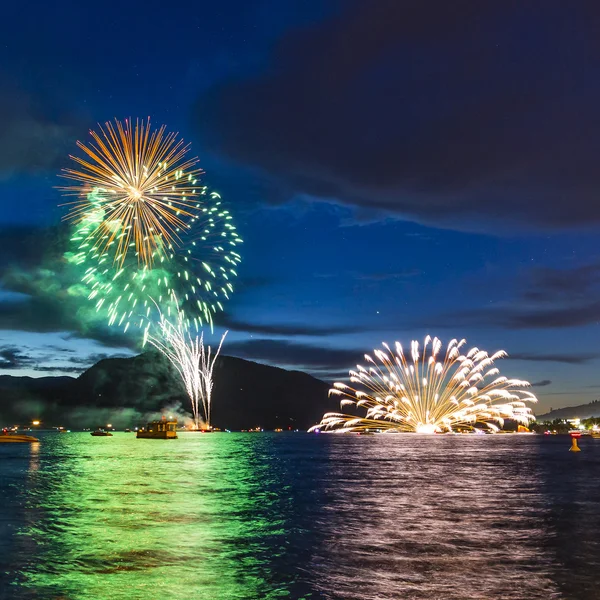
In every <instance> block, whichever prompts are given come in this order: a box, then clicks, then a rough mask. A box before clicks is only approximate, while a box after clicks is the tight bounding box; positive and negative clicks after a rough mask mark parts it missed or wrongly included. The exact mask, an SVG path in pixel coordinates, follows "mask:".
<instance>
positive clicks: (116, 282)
mask: <svg viewBox="0 0 600 600" xmlns="http://www.w3.org/2000/svg"><path fill="white" fill-rule="evenodd" d="M198 193H199V199H200V202H198V203H197V204H196V205H195V206H194V209H195V210H196V212H197V216H194V217H192V219H191V220H190V227H189V228H188V230H187V233H186V237H185V238H184V241H183V243H182V244H181V245H180V246H179V247H177V248H176V247H174V246H170V245H169V246H167V247H165V248H164V250H163V251H162V252H160V253H158V252H157V253H156V256H154V257H153V261H152V264H150V265H148V264H143V265H142V264H140V263H139V262H138V260H137V257H136V255H135V254H134V253H130V254H129V255H128V256H127V257H125V259H124V261H123V263H122V264H121V265H120V266H118V267H115V265H114V262H113V260H112V255H111V253H110V252H109V251H107V250H104V251H102V250H100V249H99V247H98V245H97V244H94V243H93V241H92V240H93V239H94V238H95V237H96V233H97V230H98V229H99V228H101V227H102V224H101V222H100V221H99V220H98V219H97V217H96V215H95V214H94V213H93V212H91V213H89V214H88V216H87V217H86V218H85V219H83V220H82V221H81V222H80V224H79V226H78V227H77V228H76V229H75V231H74V233H73V235H72V236H71V249H70V250H69V252H68V253H67V255H66V258H67V260H68V262H69V263H71V264H73V265H75V266H76V267H77V268H78V269H79V272H80V277H81V285H82V286H83V288H84V289H85V290H86V294H87V296H88V298H89V299H90V300H91V301H93V302H94V306H95V308H96V311H97V312H98V313H103V314H104V315H105V316H106V319H107V321H108V323H109V325H116V326H119V327H121V328H122V329H123V330H124V331H127V329H129V327H130V326H131V325H134V326H137V327H141V328H144V329H147V328H148V327H149V326H150V325H151V324H152V323H156V322H158V321H159V320H160V315H161V311H162V312H164V313H166V314H167V315H168V316H171V315H174V314H177V313H178V312H179V311H183V313H184V315H185V318H184V320H185V323H186V324H192V325H193V326H195V328H196V329H197V330H198V329H200V327H202V326H203V325H204V324H210V325H211V327H212V322H213V315H214V314H215V313H216V312H219V311H221V310H223V302H225V301H226V300H228V299H229V297H230V294H231V293H232V292H233V281H234V279H235V278H236V277H237V267H238V265H239V263H240V261H241V256H240V254H239V252H238V249H239V248H238V246H239V245H240V244H241V243H242V240H241V238H240V237H239V236H238V234H237V231H236V228H235V225H234V224H233V221H232V216H231V214H230V213H229V211H228V210H226V209H225V208H224V207H223V205H222V202H221V197H220V196H219V194H217V193H216V192H208V191H207V189H206V188H202V189H199V191H198ZM173 297H177V298H179V299H180V304H179V305H178V306H177V307H174V306H173V305H172V298H173ZM159 307H160V310H159Z"/></svg>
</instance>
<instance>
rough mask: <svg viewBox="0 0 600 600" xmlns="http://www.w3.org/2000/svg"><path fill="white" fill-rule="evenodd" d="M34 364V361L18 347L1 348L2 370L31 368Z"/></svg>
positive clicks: (0, 362)
mask: <svg viewBox="0 0 600 600" xmlns="http://www.w3.org/2000/svg"><path fill="white" fill-rule="evenodd" d="M32 362H33V359H32V358H31V357H30V356H28V355H27V354H24V353H23V352H22V351H21V350H20V349H19V348H17V347H16V346H2V347H1V348H0V369H21V368H23V367H26V366H29V365H30V364H31V363H32Z"/></svg>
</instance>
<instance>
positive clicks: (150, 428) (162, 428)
mask: <svg viewBox="0 0 600 600" xmlns="http://www.w3.org/2000/svg"><path fill="white" fill-rule="evenodd" d="M136 437H137V438H142V439H149V440H175V439H177V421H167V420H166V419H165V417H163V418H162V419H161V420H160V421H151V422H150V423H148V424H147V425H146V427H144V428H143V429H140V430H139V431H138V432H137V435H136Z"/></svg>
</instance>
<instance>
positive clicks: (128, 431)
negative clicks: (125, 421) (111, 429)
mask: <svg viewBox="0 0 600 600" xmlns="http://www.w3.org/2000/svg"><path fill="white" fill-rule="evenodd" d="M123 431H125V433H131V429H124V430H123Z"/></svg>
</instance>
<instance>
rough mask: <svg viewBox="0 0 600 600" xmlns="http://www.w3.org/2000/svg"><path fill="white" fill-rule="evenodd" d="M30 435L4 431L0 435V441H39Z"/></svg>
mask: <svg viewBox="0 0 600 600" xmlns="http://www.w3.org/2000/svg"><path fill="white" fill-rule="evenodd" d="M39 441H40V440H38V439H37V438H36V437H33V436H32V435H20V434H17V433H4V434H2V435H0V443H13V444H14V443H15V442H39Z"/></svg>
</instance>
